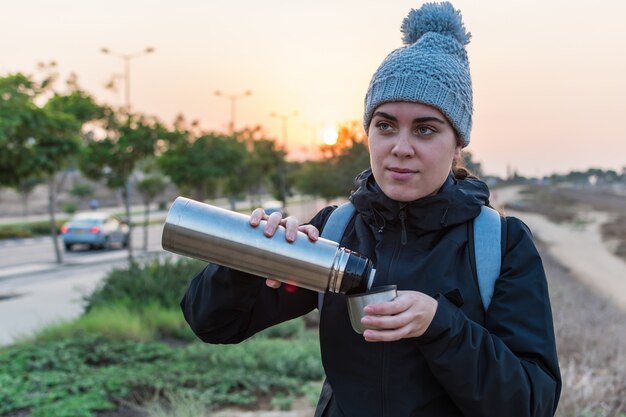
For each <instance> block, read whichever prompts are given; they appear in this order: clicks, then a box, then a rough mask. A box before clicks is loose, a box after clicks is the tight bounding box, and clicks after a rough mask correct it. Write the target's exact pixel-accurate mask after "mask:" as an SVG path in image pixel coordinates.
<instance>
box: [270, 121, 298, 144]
mask: <svg viewBox="0 0 626 417" xmlns="http://www.w3.org/2000/svg"><path fill="white" fill-rule="evenodd" d="M297 115H298V112H297V111H294V112H293V113H289V114H278V113H276V112H271V113H270V116H272V117H276V118H278V119H281V120H282V124H283V146H284V147H285V152H288V151H287V122H288V120H289V118H290V117H295V116H297Z"/></svg>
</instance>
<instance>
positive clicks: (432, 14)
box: [401, 2, 472, 45]
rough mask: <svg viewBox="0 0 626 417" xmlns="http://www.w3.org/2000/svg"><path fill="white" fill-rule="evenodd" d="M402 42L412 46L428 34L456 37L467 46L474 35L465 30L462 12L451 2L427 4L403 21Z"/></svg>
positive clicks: (414, 10)
mask: <svg viewBox="0 0 626 417" xmlns="http://www.w3.org/2000/svg"><path fill="white" fill-rule="evenodd" d="M401 31H402V34H403V36H402V41H403V42H404V44H405V45H411V44H413V43H415V42H417V41H418V40H419V38H421V37H422V36H423V35H424V34H426V33H428V32H436V33H441V34H446V35H451V36H454V37H455V38H456V39H457V40H458V41H459V43H461V45H467V44H468V43H469V41H470V39H471V37H472V35H471V34H470V33H469V32H467V31H466V30H465V25H463V18H462V17H461V12H459V11H458V10H455V9H454V7H453V6H452V4H450V3H449V2H443V3H426V4H424V5H423V6H422V7H420V8H419V9H412V10H411V11H410V12H409V14H408V15H407V17H405V18H404V20H403V21H402V27H401Z"/></svg>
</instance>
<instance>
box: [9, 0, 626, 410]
mask: <svg viewBox="0 0 626 417" xmlns="http://www.w3.org/2000/svg"><path fill="white" fill-rule="evenodd" d="M420 4H421V3H419V2H417V3H416V2H409V1H405V0H400V1H394V2H393V3H392V4H386V5H381V3H380V2H374V1H370V0H365V1H358V2H357V1H352V0H345V1H341V2H331V1H328V0H321V1H318V2H313V3H307V4H304V3H302V2H294V1H291V2H288V1H278V0H270V1H267V2H262V3H261V2H252V1H247V0H246V1H235V2H225V3H224V2H202V1H191V0H189V1H182V2H178V3H177V4H176V5H173V4H170V3H168V2H154V1H151V2H148V1H143V0H138V1H133V2H130V3H129V2H122V1H118V0H111V1H108V2H78V1H75V0H64V1H57V2H45V1H42V0H41V1H35V0H25V1H22V2H19V3H12V4H10V5H8V4H7V5H4V6H3V8H2V10H3V12H2V14H3V24H2V28H1V29H0V34H1V35H2V36H0V344H2V345H4V346H5V347H4V348H1V349H0V415H9V416H17V415H20V416H21V415H33V416H34V415H46V416H65V415H67V416H77V415H94V416H95V415H98V416H104V415H106V416H145V415H149V416H158V415H190V416H191V415H194V416H196V415H197V416H200V415H211V416H219V415H235V414H233V413H238V415H253V414H251V413H265V414H267V415H270V414H268V413H275V414H276V413H277V414H276V415H282V416H287V415H294V416H295V415H311V414H312V411H311V407H312V406H311V398H313V399H316V398H317V395H318V393H319V388H320V381H321V379H322V376H323V371H322V369H321V365H320V363H319V351H318V348H317V340H316V317H315V314H311V315H310V316H307V317H305V318H303V319H301V320H296V321H294V322H292V323H288V324H285V325H284V326H282V327H279V328H277V329H274V330H272V331H271V332H267V334H263V335H260V336H259V337H258V338H256V337H255V339H254V340H251V341H249V342H246V343H244V344H242V345H241V346H238V347H229V348H228V349H223V348H222V347H216V346H204V345H202V344H199V343H198V342H196V341H195V340H194V338H193V336H192V335H190V334H189V331H188V330H187V328H186V325H185V323H184V322H183V319H182V315H181V314H180V312H179V310H178V307H177V303H178V300H179V299H180V295H181V294H182V291H184V288H185V287H186V285H187V283H188V281H189V280H190V279H191V278H192V277H193V275H194V274H195V273H196V272H197V271H199V270H200V268H201V267H202V266H201V264H200V263H197V262H194V261H191V260H187V259H179V258H177V257H173V256H169V255H167V254H165V253H164V252H163V251H162V249H161V246H160V234H161V231H162V224H163V221H164V218H165V215H166V213H167V209H168V207H169V205H170V204H171V202H172V201H173V200H174V199H175V198H176V196H178V195H185V196H187V197H191V198H194V199H197V200H202V201H206V202H208V203H211V204H214V205H219V206H222V207H225V208H229V209H232V210H237V211H240V212H244V213H249V212H250V210H251V209H253V208H255V207H259V206H263V207H265V208H266V209H268V210H281V211H283V212H284V213H285V214H289V215H295V216H297V217H298V218H299V219H300V220H302V221H306V220H308V219H309V218H310V217H311V216H313V215H314V214H315V213H316V212H317V211H318V210H319V209H321V208H322V207H324V206H325V205H328V204H337V203H340V202H342V201H344V200H345V198H346V197H347V196H348V195H349V193H350V191H351V190H352V188H353V178H354V177H355V176H356V175H357V174H358V173H359V172H360V171H361V170H363V169H365V168H366V167H367V166H368V163H369V159H368V152H367V146H366V136H365V132H364V130H363V126H362V112H363V99H364V95H365V92H366V90H367V86H368V83H369V80H370V77H371V75H372V74H373V72H374V71H375V70H376V68H377V67H378V65H379V64H380V62H381V61H382V59H383V58H384V57H385V56H386V55H387V54H388V53H389V52H391V51H392V50H393V49H395V48H397V47H400V46H401V34H400V24H401V22H402V19H403V18H404V17H405V16H406V14H407V12H408V11H409V9H411V8H418V7H419V6H420ZM454 6H455V7H456V8H458V9H460V10H461V11H462V14H463V18H464V22H465V25H466V28H467V29H468V31H470V32H471V33H472V41H471V43H470V44H469V45H468V53H469V58H470V67H471V72H472V78H473V88H474V106H475V111H474V128H473V132H472V141H471V145H470V146H469V147H468V148H466V150H465V155H464V158H465V163H466V165H467V166H468V167H469V168H470V170H472V171H473V172H474V173H475V174H477V175H479V176H480V177H481V178H483V179H485V181H486V182H487V183H488V184H489V185H490V188H491V190H492V196H491V203H492V204H493V205H494V206H496V207H497V208H499V209H500V210H501V211H502V212H503V213H505V214H509V215H515V216H518V217H520V218H522V219H523V220H524V221H525V222H526V223H527V224H528V225H529V226H530V228H531V230H532V231H533V233H534V235H535V237H536V239H537V242H538V245H539V246H540V249H541V252H542V256H543V258H544V262H545V267H546V271H547V273H548V277H549V283H550V288H551V291H552V298H553V300H552V301H553V310H554V316H555V326H556V332H557V337H558V339H559V351H560V360H561V367H562V372H563V377H564V391H563V395H562V400H561V405H560V407H559V414H558V415H562V416H566V415H567V416H623V415H626V403H625V401H624V398H626V383H625V382H624V381H626V358H625V357H624V352H625V351H626V336H625V335H626V320H625V319H626V279H625V278H624V277H625V276H626V159H625V158H624V155H625V154H626V140H625V139H626V125H625V124H624V123H622V120H624V117H626V108H625V107H624V104H623V102H624V100H623V97H624V96H625V95H626V81H625V79H624V77H623V74H624V73H626V55H625V54H624V53H623V51H625V50H626V29H624V26H623V16H624V15H625V14H626V3H624V2H619V1H604V2H599V3H597V4H593V5H592V6H591V5H590V4H589V3H587V2H582V1H562V0H553V1H550V2H539V1H537V0H530V1H525V2H498V1H495V0H485V1H481V2H472V1H469V0H457V1H455V2H454ZM76 216H79V217H80V219H78V218H76ZM85 219H88V221H86V220H85ZM268 349H273V350H278V351H280V352H281V353H282V354H281V355H272V357H275V359H273V360H274V362H272V361H269V362H264V361H263V360H262V359H261V358H263V357H265V356H266V355H265V354H266V352H267V350H268ZM94 352H95V353H94ZM242 356H246V357H249V358H252V359H250V361H249V362H245V361H244V362H242V361H241V357H242ZM33 358H39V359H37V360H34V359H33ZM62 358H65V359H62ZM199 360H201V361H202V363H203V365H202V366H201V367H199V368H194V369H195V370H194V371H193V372H192V371H190V369H191V368H192V367H194V366H196V365H197V363H198V361H199ZM130 364H133V365H132V366H131V365H130ZM224 369H230V370H231V372H228V373H227V374H228V375H226V374H225V373H224ZM16 376H17V377H16ZM90 381H91V382H93V383H94V384H96V385H95V386H102V387H104V388H102V389H95V390H94V389H91V388H89V387H88V385H89V382H90ZM259 381H265V384H263V387H259ZM46 393H52V394H46ZM228 413H230V414H228ZM246 413H248V414H246ZM254 415H261V414H254ZM271 415H274V414H271Z"/></svg>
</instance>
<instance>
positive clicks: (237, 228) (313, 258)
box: [161, 197, 376, 294]
mask: <svg viewBox="0 0 626 417" xmlns="http://www.w3.org/2000/svg"><path fill="white" fill-rule="evenodd" d="M264 224H265V222H261V224H260V225H259V226H258V227H252V226H251V225H250V217H249V216H246V215H243V214H239V213H235V212H233V211H229V210H225V209H222V208H219V207H215V206H212V205H209V204H205V203H201V202H198V201H194V200H190V199H188V198H185V197H178V198H177V199H176V201H174V203H173V204H172V206H171V207H170V209H169V212H168V214H167V218H166V219H165V225H164V228H163V236H162V239H161V243H162V245H163V249H165V250H167V251H170V252H174V253H177V254H180V255H184V256H188V257H192V258H196V259H201V260H204V261H207V262H212V263H215V264H218V265H223V266H226V267H229V268H232V269H236V270H239V271H243V272H248V273H250V274H254V275H258V276H261V277H266V278H267V277H271V278H273V279H276V280H279V281H281V282H284V283H289V284H292V285H295V286H298V287H302V288H308V289H310V290H314V291H318V292H333V293H342V294H347V293H349V294H352V293H360V292H365V291H367V290H368V289H369V288H370V287H371V283H372V281H373V279H374V274H375V272H376V270H375V269H374V268H373V265H372V262H371V261H370V260H369V259H367V258H366V257H364V256H363V255H360V254H358V253H356V252H352V251H350V250H348V249H346V248H343V247H339V244H338V243H336V242H333V241H330V240H327V239H323V238H319V239H318V240H317V241H316V242H312V241H310V240H309V238H308V236H306V235H305V234H304V233H302V232H298V237H297V238H296V240H295V241H294V242H291V243H290V242H287V240H286V239H285V229H284V228H283V227H279V228H278V230H277V231H276V233H275V234H274V237H272V238H268V237H267V236H265V235H264V234H263V228H264Z"/></svg>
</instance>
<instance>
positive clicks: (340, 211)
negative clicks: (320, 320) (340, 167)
mask: <svg viewBox="0 0 626 417" xmlns="http://www.w3.org/2000/svg"><path fill="white" fill-rule="evenodd" d="M355 212H356V208H355V207H354V204H352V203H351V202H350V201H348V202H346V203H343V204H342V205H340V206H339V207H337V208H336V209H334V210H333V212H332V213H330V216H329V217H328V219H327V220H326V224H324V227H323V228H322V234H321V235H320V236H321V237H323V238H324V239H328V240H332V241H334V242H337V243H340V242H341V238H342V237H343V234H344V232H345V231H346V227H348V223H350V219H352V216H354V213H355ZM323 304H324V293H319V294H318V296H317V309H318V310H319V311H322V305H323Z"/></svg>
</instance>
